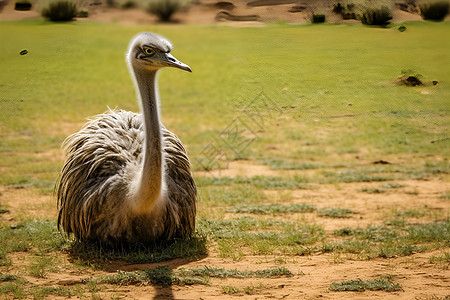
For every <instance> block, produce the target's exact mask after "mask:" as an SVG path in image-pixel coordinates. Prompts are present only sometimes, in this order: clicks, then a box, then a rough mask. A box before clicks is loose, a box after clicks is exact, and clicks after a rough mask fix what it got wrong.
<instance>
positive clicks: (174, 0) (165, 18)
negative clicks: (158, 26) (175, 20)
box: [148, 0, 184, 22]
mask: <svg viewBox="0 0 450 300" xmlns="http://www.w3.org/2000/svg"><path fill="white" fill-rule="evenodd" d="M183 8H184V2H183V1H182V0H152V1H151V2H150V5H149V6H148V12H149V13H151V14H153V15H156V16H157V17H158V18H159V20H160V21H161V22H169V21H171V19H172V16H173V14H175V13H176V12H178V11H180V10H182V9H183Z"/></svg>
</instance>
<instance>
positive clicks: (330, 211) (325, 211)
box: [317, 208, 354, 218]
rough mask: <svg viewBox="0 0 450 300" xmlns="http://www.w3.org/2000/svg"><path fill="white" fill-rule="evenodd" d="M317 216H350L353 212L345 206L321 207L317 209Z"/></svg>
mask: <svg viewBox="0 0 450 300" xmlns="http://www.w3.org/2000/svg"><path fill="white" fill-rule="evenodd" d="M317 213H318V215H319V217H329V218H350V217H351V216H350V214H353V213H354V212H353V211H352V210H350V209H347V208H322V209H319V210H318V211H317Z"/></svg>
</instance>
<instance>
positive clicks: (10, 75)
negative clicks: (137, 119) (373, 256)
mask: <svg viewBox="0 0 450 300" xmlns="http://www.w3.org/2000/svg"><path fill="white" fill-rule="evenodd" d="M407 26H408V29H409V30H408V31H406V32H404V33H399V32H398V31H397V30H396V29H395V28H390V29H385V30H379V29H373V28H367V27H365V26H362V25H359V24H355V25H324V26H308V25H271V26H267V27H265V28H229V27H213V26H205V27H196V26H184V27H177V28H174V27H170V26H157V27H156V26H155V27H153V28H152V29H151V30H153V31H156V32H158V33H160V34H163V35H166V36H168V37H169V38H170V39H171V40H173V41H174V44H175V49H174V51H173V53H174V55H175V56H176V57H178V58H180V59H181V60H182V61H184V62H186V63H188V64H189V65H190V66H191V67H192V68H193V71H194V72H193V73H192V74H185V73H182V72H177V71H176V70H166V71H164V72H163V73H162V75H161V78H160V92H161V96H162V109H163V114H162V116H163V121H164V122H165V124H166V126H167V127H168V128H169V129H172V130H173V131H174V132H176V133H177V134H178V135H179V136H180V138H181V139H182V140H183V141H184V142H185V144H186V145H187V146H188V149H189V152H190V156H191V158H192V160H193V161H195V159H202V157H203V156H204V153H203V152H202V151H203V150H204V148H205V146H206V145H208V144H209V143H211V142H213V141H215V142H217V139H218V134H219V133H220V132H221V131H222V130H223V129H224V128H226V126H227V125H228V124H229V123H230V122H231V121H232V120H233V118H234V117H235V115H236V113H237V112H238V111H239V110H238V109H237V108H236V107H242V106H244V107H245V104H246V103H249V102H251V101H252V100H253V99H254V98H255V97H256V96H257V95H259V94H260V92H261V91H264V92H265V94H267V95H268V96H269V97H270V99H272V101H273V102H274V104H275V105H276V107H277V108H278V109H277V112H278V114H279V115H281V116H282V117H283V121H282V130H280V125H279V124H280V123H279V120H277V118H275V117H274V116H273V115H268V114H267V113H266V114H265V115H263V117H264V124H263V125H264V126H263V130H262V131H258V138H257V139H256V140H255V142H254V143H252V144H251V145H250V146H249V148H248V149H246V156H247V157H248V158H249V159H252V160H258V161H261V160H262V161H268V162H271V163H270V164H272V165H273V166H274V167H277V168H278V167H280V168H283V169H284V168H287V169H289V168H294V169H311V168H312V169H316V168H319V169H322V168H335V167H344V168H345V167H347V166H349V167H351V166H352V165H353V164H354V158H353V157H354V155H356V154H359V152H360V151H363V150H364V149H370V154H369V155H368V157H367V159H371V158H373V159H374V160H375V159H379V157H383V156H384V155H391V154H402V153H403V154H408V155H412V156H418V155H419V154H420V153H427V154H429V155H432V156H430V157H429V158H428V159H429V160H431V161H433V160H434V158H433V156H448V154H449V152H448V151H449V150H448V149H449V148H450V147H448V142H449V139H448V134H447V130H445V128H447V127H448V124H449V119H448V105H447V103H446V99H448V98H449V91H450V88H449V87H450V86H449V82H450V80H449V78H450V75H449V74H448V72H446V70H445V68H441V66H442V64H443V63H444V62H445V61H448V49H449V48H450V47H449V42H448V41H447V40H445V39H444V40H443V39H442V38H441V37H442V36H446V35H447V34H448V32H449V31H450V25H449V23H448V22H440V23H429V22H427V23H425V22H420V23H419V22H408V23H407ZM146 29H148V27H143V26H128V27H123V26H120V25H117V24H96V23H92V22H74V23H71V24H50V23H47V22H45V21H36V20H25V21H18V22H2V24H1V29H0V30H1V33H2V40H3V41H4V43H3V44H4V45H3V47H2V48H1V50H0V51H1V54H2V55H1V57H2V58H1V59H0V69H2V70H7V71H6V72H2V74H0V81H1V82H2V85H1V86H0V94H1V95H2V97H1V99H0V100H1V101H0V106H1V109H0V120H2V128H3V129H2V132H1V139H0V161H2V162H6V163H5V165H4V166H3V167H5V168H6V169H5V171H4V172H1V175H0V184H15V183H17V182H20V178H23V177H24V174H26V177H25V178H26V180H27V181H29V182H33V181H35V182H54V180H55V179H56V178H57V172H58V170H59V167H60V165H61V162H60V161H58V160H55V161H51V162H48V160H47V159H45V158H43V157H38V156H36V153H42V152H45V151H47V150H49V149H56V148H59V146H60V144H61V142H62V140H63V139H64V138H65V136H67V134H68V133H70V132H72V131H74V130H77V128H79V124H81V123H83V122H84V120H85V118H86V117H88V116H91V115H94V114H98V113H101V112H103V111H105V110H106V108H107V106H109V107H116V106H117V107H120V108H123V109H128V110H134V111H136V110H138V105H137V103H136V100H135V93H134V91H133V84H132V82H131V80H130V78H129V75H128V72H127V68H126V65H125V63H124V54H123V53H124V52H125V49H126V47H127V44H128V41H129V39H130V38H131V37H132V36H133V35H134V34H135V33H136V32H138V31H142V30H146ZM192 32H195V34H191V33H192ZM87 36H88V37H89V38H86V37H87ZM62 37H63V38H62ZM425 39H426V42H424V40H425ZM268 40H270V41H271V45H272V46H271V47H270V49H267V51H261V49H266V45H267V41H268ZM305 40H307V41H308V43H306V44H305V43H304V42H303V41H305ZM324 40H326V41H327V45H332V46H331V47H328V46H325V45H324V42H323V41H324ZM380 44H382V45H383V47H382V48H380V47H378V46H379V45H380ZM22 48H23V49H27V50H28V51H29V53H28V54H27V55H24V56H21V55H18V50H17V49H22ZM399 49H408V51H406V52H405V51H401V50H399ZM417 57H421V59H420V60H417ZM293 65H296V66H298V67H296V68H292V66H293ZM89 66H91V67H89ZM223 66H226V71H225V68H224V67H223ZM403 70H413V71H414V72H415V73H420V74H422V76H423V78H424V80H426V81H431V80H437V81H438V82H439V84H438V85H437V86H427V87H424V88H423V89H426V90H428V91H429V94H427V95H425V94H421V93H420V88H407V87H398V86H392V85H389V84H385V83H388V82H391V81H392V80H393V79H395V78H396V77H397V76H398V75H399V74H401V72H402V71H403ZM173 82H177V85H176V87H175V86H174V85H172V83H173ZM42 87H46V88H42ZM205 87H214V88H211V89H206V88H205ZM392 99H395V100H396V101H392ZM430 103H431V105H430ZM349 104H352V105H351V106H349ZM256 105H257V106H256V108H257V109H260V108H261V107H263V105H264V104H258V103H256ZM180 106H182V107H183V110H180V109H179V107H180ZM258 107H259V108H258ZM259 112H261V110H259ZM347 115H351V116H353V117H339V116H347ZM192 116H195V118H193V117H192ZM194 119H195V120H201V122H195V121H193V120H194ZM42 120H45V122H42ZM426 120H432V121H430V122H428V121H426ZM277 124H278V125H277ZM252 126H256V125H255V124H252ZM274 141H276V143H274ZM272 144H276V147H268V146H270V145H272ZM218 146H220V148H221V149H222V150H223V151H224V152H227V151H228V150H227V149H226V148H225V147H224V146H223V145H220V144H218ZM348 149H350V150H351V151H350V150H348ZM287 150H288V151H287ZM12 153H20V155H11V154H12ZM336 154H337V155H338V156H339V157H340V158H341V159H339V160H338V161H340V163H339V164H338V165H336V163H335V162H336V161H337V160H336ZM229 157H231V156H229ZM31 159H32V160H34V161H35V162H33V164H32V165H34V167H33V168H30V163H29V160H31ZM291 162H292V163H291ZM45 164H48V165H47V166H44V165H45ZM419 164H420V162H419ZM407 165H409V166H412V167H417V166H418V165H417V162H415V161H414V160H410V161H409V162H408V163H407ZM194 167H196V166H195V165H194ZM402 167H403V166H402ZM425 175H426V174H425ZM326 177H327V178H326V180H328V181H330V180H337V181H342V182H349V181H352V180H353V181H354V180H357V181H372V180H390V179H395V176H392V174H385V175H384V176H368V175H367V174H364V173H362V174H353V173H351V172H350V173H349V171H345V170H343V171H340V172H337V173H335V176H334V175H333V176H331V177H335V178H330V176H326ZM266 185H269V186H270V184H268V183H260V186H266ZM275 187H280V186H279V185H276V184H275Z"/></svg>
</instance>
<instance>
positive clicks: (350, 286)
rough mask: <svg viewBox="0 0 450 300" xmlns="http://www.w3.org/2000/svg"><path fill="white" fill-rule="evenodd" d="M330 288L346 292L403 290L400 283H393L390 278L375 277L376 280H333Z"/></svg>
mask: <svg viewBox="0 0 450 300" xmlns="http://www.w3.org/2000/svg"><path fill="white" fill-rule="evenodd" d="M329 290H331V291H338V292H345V291H355V292H364V291H365V290H368V291H385V292H396V291H401V290H402V287H401V286H400V285H399V284H398V283H393V282H392V281H390V280H384V279H374V280H361V279H359V278H358V279H356V280H348V281H343V282H333V283H332V284H331V285H330V287H329Z"/></svg>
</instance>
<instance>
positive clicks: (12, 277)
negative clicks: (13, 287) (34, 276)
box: [0, 273, 20, 282]
mask: <svg viewBox="0 0 450 300" xmlns="http://www.w3.org/2000/svg"><path fill="white" fill-rule="evenodd" d="M18 279H20V277H19V276H16V275H10V274H2V273H0V282H8V281H14V280H18Z"/></svg>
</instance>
